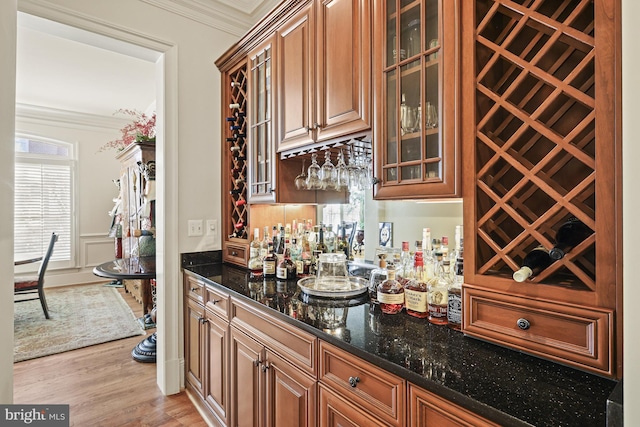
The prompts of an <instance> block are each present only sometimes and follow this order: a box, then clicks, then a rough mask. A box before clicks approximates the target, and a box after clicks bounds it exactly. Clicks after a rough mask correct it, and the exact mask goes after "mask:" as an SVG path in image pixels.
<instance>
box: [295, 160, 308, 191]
mask: <svg viewBox="0 0 640 427" xmlns="http://www.w3.org/2000/svg"><path fill="white" fill-rule="evenodd" d="M305 162H306V159H302V172H300V175H298V176H296V178H295V179H294V181H293V182H294V184H295V185H296V188H297V189H298V190H306V189H307V171H306V170H305V168H304V163H305Z"/></svg>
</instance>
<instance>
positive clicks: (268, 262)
mask: <svg viewBox="0 0 640 427" xmlns="http://www.w3.org/2000/svg"><path fill="white" fill-rule="evenodd" d="M277 261H278V258H277V257H276V253H275V252H274V251H273V244H272V243H271V242H269V248H268V249H267V255H266V256H265V257H264V259H263V260H262V274H263V276H264V277H275V275H276V264H277Z"/></svg>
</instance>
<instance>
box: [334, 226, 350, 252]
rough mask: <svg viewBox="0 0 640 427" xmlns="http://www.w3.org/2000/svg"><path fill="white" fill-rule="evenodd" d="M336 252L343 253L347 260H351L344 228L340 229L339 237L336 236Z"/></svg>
mask: <svg viewBox="0 0 640 427" xmlns="http://www.w3.org/2000/svg"><path fill="white" fill-rule="evenodd" d="M336 252H337V253H344V254H345V255H346V256H347V259H348V260H351V259H353V258H352V257H351V251H350V250H349V242H348V241H347V237H346V230H345V227H344V226H343V227H341V228H340V236H338V243H337V245H336Z"/></svg>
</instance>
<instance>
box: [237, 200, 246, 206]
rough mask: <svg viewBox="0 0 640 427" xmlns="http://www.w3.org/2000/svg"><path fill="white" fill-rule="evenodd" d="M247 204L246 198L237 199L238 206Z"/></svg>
mask: <svg viewBox="0 0 640 427" xmlns="http://www.w3.org/2000/svg"><path fill="white" fill-rule="evenodd" d="M246 204H247V201H246V200H244V199H240V200H236V206H244V205H246Z"/></svg>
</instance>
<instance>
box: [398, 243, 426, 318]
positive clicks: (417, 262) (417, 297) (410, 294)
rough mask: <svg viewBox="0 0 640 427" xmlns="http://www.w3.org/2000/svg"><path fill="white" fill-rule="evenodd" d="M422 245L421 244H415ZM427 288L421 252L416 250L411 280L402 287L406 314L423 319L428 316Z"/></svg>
mask: <svg viewBox="0 0 640 427" xmlns="http://www.w3.org/2000/svg"><path fill="white" fill-rule="evenodd" d="M418 243H419V244H420V245H422V242H419V241H418V242H416V244H418ZM427 297H428V286H427V282H426V281H425V274H424V258H423V254H422V250H421V249H420V250H416V253H415V255H414V260H413V274H412V278H411V280H409V282H408V283H407V284H406V285H405V287H404V300H405V303H404V304H405V309H406V310H407V314H408V315H410V316H413V317H418V318H421V319H424V318H426V317H428V316H429V310H428V304H427Z"/></svg>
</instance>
